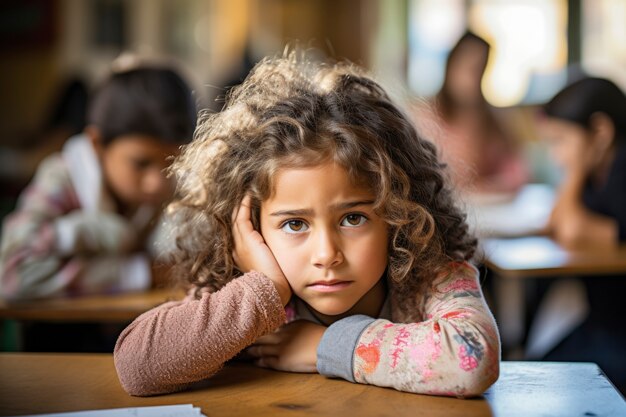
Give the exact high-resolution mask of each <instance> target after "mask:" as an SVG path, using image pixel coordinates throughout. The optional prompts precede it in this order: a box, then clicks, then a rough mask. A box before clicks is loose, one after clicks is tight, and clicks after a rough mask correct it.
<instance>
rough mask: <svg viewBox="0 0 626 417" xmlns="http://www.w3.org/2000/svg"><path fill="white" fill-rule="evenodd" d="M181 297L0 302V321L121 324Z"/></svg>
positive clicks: (158, 294) (157, 293)
mask: <svg viewBox="0 0 626 417" xmlns="http://www.w3.org/2000/svg"><path fill="white" fill-rule="evenodd" d="M182 297H183V294H182V293H181V292H175V291H172V290H152V291H148V292H137V293H127V294H116V295H98V296H87V297H76V298H58V299H49V300H37V301H27V302H16V303H7V302H4V301H0V319H14V320H33V321H57V322H99V323H107V322H116V323H124V322H129V321H132V320H134V319H135V318H136V317H137V316H139V315H140V314H142V313H144V312H146V311H148V310H150V309H151V308H153V307H155V306H157V305H159V304H162V303H164V302H165V301H168V300H172V299H176V298H182Z"/></svg>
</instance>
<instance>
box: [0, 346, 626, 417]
mask: <svg viewBox="0 0 626 417" xmlns="http://www.w3.org/2000/svg"><path fill="white" fill-rule="evenodd" d="M0 375H2V377H1V378H0V415H24V414H29V413H44V412H45V413H50V412H64V411H65V412H67V411H78V410H90V409H102V408H116V407H140V406H154V405H167V404H186V403H192V404H194V405H195V406H199V407H201V408H202V412H203V413H204V414H205V415H207V416H282V415H285V416H316V415H319V416H322V415H323V416H329V415H333V416H335V415H337V416H342V415H343V416H363V417H367V416H386V415H387V416H394V417H402V416H415V415H416V414H420V415H426V416H434V417H436V416H446V417H451V416H463V417H474V416H496V417H498V416H509V417H516V416H520V417H522V416H523V417H533V416H539V415H548V414H549V415H550V416H553V417H558V416H567V417H570V416H584V415H587V416H593V415H596V416H618V415H626V403H625V402H624V399H623V398H622V397H621V396H620V395H619V393H618V392H617V391H616V390H615V389H614V388H613V387H612V386H611V384H610V383H609V382H608V381H607V379H606V378H605V377H604V375H603V374H602V372H600V370H599V369H598V367H597V366H596V365H594V364H589V363H578V364H571V363H540V362H504V363H503V364H502V374H501V377H500V380H499V381H498V382H497V383H496V384H495V385H494V386H493V387H491V388H490V389H489V390H488V391H487V393H486V394H485V396H484V397H482V398H476V399H469V400H461V399H456V398H446V397H433V396H427V395H416V394H408V393H402V392H399V391H395V390H392V389H387V388H379V387H374V386H367V385H360V384H352V383H349V382H346V381H342V380H334V379H327V378H324V377H322V376H320V375H317V374H292V373H286V372H277V371H270V370H265V369H260V368H256V367H253V366H251V365H246V364H233V365H228V366H227V367H226V368H225V369H224V370H222V371H221V372H220V373H219V374H217V375H216V376H214V377H213V378H212V379H209V380H208V381H206V382H205V383H203V384H202V386H199V387H198V388H197V389H195V390H192V391H187V392H182V393H176V394H170V395H163V396H157V397H148V398H140V397H131V396H129V395H127V394H126V393H125V392H124V391H123V390H122V388H121V387H120V384H119V382H118V379H117V375H116V373H115V369H114V366H113V359H112V356H111V355H106V354H90V355H87V354H82V355H81V354H63V355H60V354H8V353H3V354H0Z"/></svg>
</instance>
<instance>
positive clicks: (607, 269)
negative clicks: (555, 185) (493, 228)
mask: <svg viewBox="0 0 626 417" xmlns="http://www.w3.org/2000/svg"><path fill="white" fill-rule="evenodd" d="M482 249H483V251H484V256H485V265H487V266H488V267H489V268H491V269H492V270H493V271H494V272H496V273H497V274H498V275H499V276H501V277H504V278H534V277H554V276H565V275H611V274H622V273H626V246H622V247H620V248H617V249H614V250H611V249H604V248H585V249H576V250H568V249H565V248H563V247H561V246H560V245H559V244H557V243H556V242H554V241H553V240H552V239H550V238H548V237H545V236H531V237H520V238H512V239H485V240H484V241H483V242H482Z"/></svg>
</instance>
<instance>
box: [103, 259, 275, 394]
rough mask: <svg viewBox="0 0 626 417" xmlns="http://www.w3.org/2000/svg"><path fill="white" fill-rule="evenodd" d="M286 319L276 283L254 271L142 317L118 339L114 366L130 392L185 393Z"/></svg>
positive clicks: (162, 306)
mask: <svg viewBox="0 0 626 417" xmlns="http://www.w3.org/2000/svg"><path fill="white" fill-rule="evenodd" d="M284 322H285V310H284V307H283V304H282V302H281V299H280V295H279V293H278V291H277V290H276V287H275V285H274V284H273V283H272V281H271V280H270V279H268V278H267V277H266V276H265V275H263V274H260V273H258V272H254V271H253V272H249V273H247V274H245V275H243V276H242V277H240V278H237V279H235V280H233V281H231V282H230V283H229V284H228V285H226V286H225V287H223V288H222V289H221V290H220V291H218V292H215V293H208V292H207V293H204V294H203V295H202V298H201V299H199V300H196V299H192V298H191V297H188V298H187V299H185V300H183V301H179V302H169V303H166V304H163V305H161V306H159V307H157V308H155V309H153V310H151V311H149V312H147V313H144V314H143V315H141V316H140V317H138V318H137V319H136V320H135V321H134V322H133V323H131V324H130V326H128V327H127V328H126V329H125V330H124V331H123V332H122V334H121V335H120V337H119V339H118V341H117V344H116V346H115V352H114V359H115V367H116V369H117V373H118V376H119V379H120V382H121V383H122V386H123V387H124V389H125V390H126V391H127V392H128V393H129V394H131V395H140V396H145V395H155V394H164V393H170V392H175V391H180V390H183V389H185V388H187V387H188V386H189V385H190V384H192V383H194V382H197V381H200V380H203V379H206V378H208V377H210V376H211V375H213V374H214V373H216V372H217V371H218V370H219V369H220V368H221V367H222V365H223V364H224V363H225V362H226V361H228V360H229V359H231V358H233V357H234V356H235V355H237V353H239V352H240V351H241V350H242V349H244V348H245V347H247V346H249V345H250V344H252V343H253V342H254V341H255V340H256V339H257V338H258V337H260V336H262V335H265V334H267V333H270V332H272V331H274V330H276V329H277V328H278V327H279V326H280V325H281V324H283V323H284Z"/></svg>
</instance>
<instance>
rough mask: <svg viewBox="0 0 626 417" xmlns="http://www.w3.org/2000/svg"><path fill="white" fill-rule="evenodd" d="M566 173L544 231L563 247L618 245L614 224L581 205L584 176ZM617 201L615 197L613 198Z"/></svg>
mask: <svg viewBox="0 0 626 417" xmlns="http://www.w3.org/2000/svg"><path fill="white" fill-rule="evenodd" d="M571 171H572V172H569V173H568V176H567V177H566V179H565V181H564V183H563V185H562V186H561V189H560V190H559V195H558V197H557V201H556V203H555V205H554V209H553V210H552V214H551V216H550V222H549V225H548V228H549V230H550V232H552V234H553V235H554V237H555V239H556V240H557V241H558V242H559V243H561V244H562V245H564V246H567V247H576V246H580V245H590V246H605V247H614V246H617V244H618V242H619V237H618V235H619V233H618V231H619V227H618V222H617V221H616V220H615V219H613V218H611V217H608V216H603V215H601V214H598V213H594V212H592V211H591V210H589V209H588V208H587V207H585V205H584V203H583V188H584V185H585V180H586V173H585V171H583V170H582V169H579V170H571ZM615 198H616V199H619V198H620V197H619V196H615Z"/></svg>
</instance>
